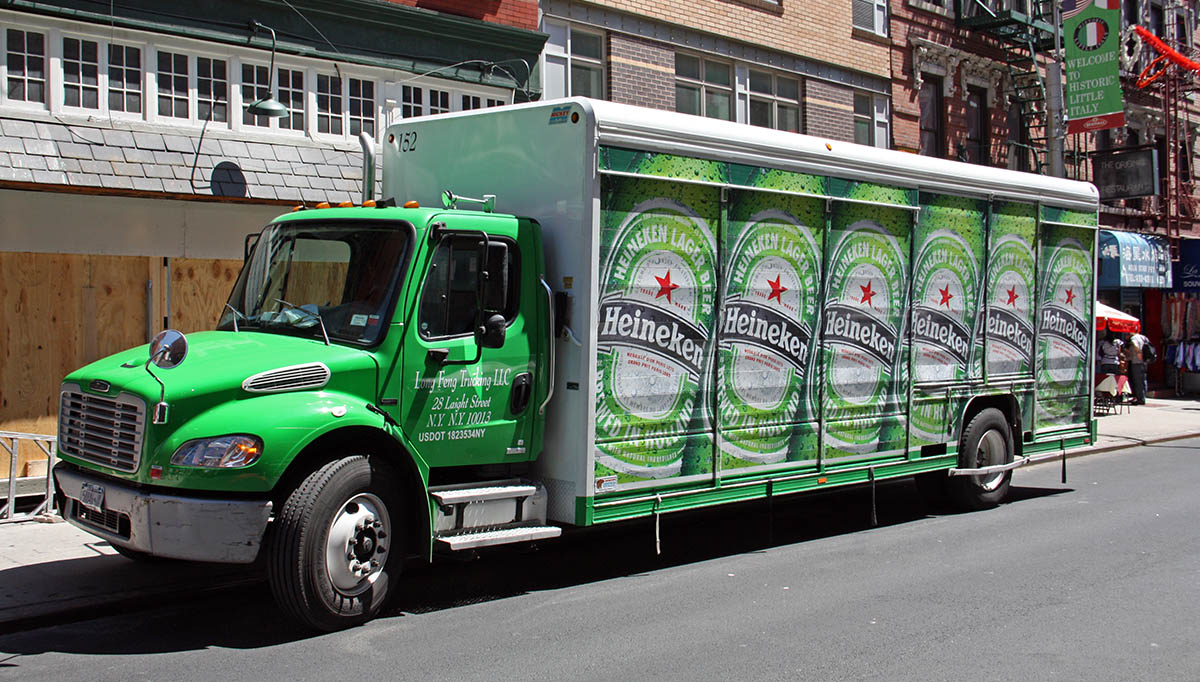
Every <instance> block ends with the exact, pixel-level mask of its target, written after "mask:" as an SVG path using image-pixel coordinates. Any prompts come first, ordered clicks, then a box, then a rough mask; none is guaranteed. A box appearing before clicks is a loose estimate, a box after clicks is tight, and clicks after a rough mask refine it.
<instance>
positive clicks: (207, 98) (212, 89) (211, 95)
mask: <svg viewBox="0 0 1200 682" xmlns="http://www.w3.org/2000/svg"><path fill="white" fill-rule="evenodd" d="M250 101H251V102H253V101H254V100H250ZM196 116H197V117H198V118H199V119H200V120H202V121H207V120H209V119H211V120H213V121H220V122H222V123H223V122H226V121H228V120H229V80H228V76H227V75H226V65H225V61H224V60H221V59H209V58H208V57H196Z"/></svg>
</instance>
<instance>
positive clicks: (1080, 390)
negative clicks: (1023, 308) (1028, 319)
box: [1037, 227, 1092, 424]
mask: <svg viewBox="0 0 1200 682" xmlns="http://www.w3.org/2000/svg"><path fill="white" fill-rule="evenodd" d="M1083 232H1084V231H1083V230H1073V229H1071V228H1062V227H1052V228H1051V227H1048V228H1046V229H1045V233H1044V237H1045V236H1049V237H1050V239H1047V243H1048V244H1053V246H1050V247H1049V248H1043V254H1044V259H1045V262H1044V265H1043V270H1042V286H1041V293H1040V296H1041V300H1042V304H1041V311H1040V313H1039V319H1038V354H1037V362H1038V373H1037V381H1038V417H1039V421H1040V422H1043V423H1050V424H1063V423H1067V422H1069V421H1070V420H1072V419H1074V417H1073V416H1072V415H1073V414H1074V413H1075V412H1077V411H1078V410H1076V409H1075V407H1074V405H1073V403H1074V402H1075V401H1073V400H1071V399H1070V398H1072V397H1074V396H1079V395H1081V394H1086V393H1087V390H1088V389H1087V378H1088V376H1089V373H1090V372H1091V367H1090V366H1088V362H1087V358H1088V348H1089V346H1090V344H1091V338H1092V324H1089V323H1090V322H1091V319H1090V315H1091V306H1090V305H1089V303H1088V300H1089V298H1090V297H1091V293H1092V290H1091V285H1090V282H1091V281H1092V280H1091V250H1090V249H1089V248H1087V247H1085V246H1084V245H1083V242H1082V241H1081V240H1080V239H1079V238H1077V237H1075V236H1067V237H1062V238H1058V239H1056V238H1055V237H1058V236H1059V235H1062V234H1064V233H1077V234H1078V233H1083ZM1080 236H1081V237H1082V236H1083V235H1082V234H1080Z"/></svg>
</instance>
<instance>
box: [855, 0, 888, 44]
mask: <svg viewBox="0 0 1200 682" xmlns="http://www.w3.org/2000/svg"><path fill="white" fill-rule="evenodd" d="M853 3H854V7H853V12H854V19H853V21H854V28H861V29H862V30H864V31H870V32H871V33H874V34H876V35H881V36H886V35H887V34H888V30H887V22H888V16H887V0H853Z"/></svg>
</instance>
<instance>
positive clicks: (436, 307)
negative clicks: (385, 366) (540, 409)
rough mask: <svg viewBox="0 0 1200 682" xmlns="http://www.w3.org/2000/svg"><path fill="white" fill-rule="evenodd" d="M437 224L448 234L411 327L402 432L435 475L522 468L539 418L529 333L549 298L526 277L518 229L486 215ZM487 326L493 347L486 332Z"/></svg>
mask: <svg viewBox="0 0 1200 682" xmlns="http://www.w3.org/2000/svg"><path fill="white" fill-rule="evenodd" d="M431 222H432V223H441V226H440V227H437V228H432V229H431V233H430V237H429V238H428V240H427V248H426V250H425V253H426V254H427V258H426V259H425V261H424V264H423V270H418V272H421V273H422V279H421V284H420V291H419V292H418V294H417V296H418V298H417V305H416V307H415V308H414V310H413V312H412V313H411V318H410V320H409V322H408V324H407V325H406V331H405V338H404V341H403V344H404V345H403V351H402V352H403V359H402V361H401V366H402V367H403V375H402V380H401V386H400V421H401V425H402V427H403V429H404V431H405V433H406V434H407V435H408V437H409V438H410V439H411V441H412V442H413V443H414V444H415V445H416V446H417V448H418V449H419V451H420V453H421V456H422V457H423V458H424V459H425V461H426V462H428V463H429V464H430V465H431V466H458V465H468V464H487V463H496V462H504V461H522V460H524V459H527V458H528V455H527V454H526V453H527V451H528V448H529V444H530V436H531V433H532V430H531V429H532V421H533V420H532V415H533V413H534V412H535V411H536V406H535V405H532V404H531V403H532V402H533V401H532V394H533V373H534V367H533V360H532V357H531V350H532V348H531V344H530V339H529V335H528V334H527V330H528V329H532V328H534V325H535V324H536V321H537V319H538V318H537V315H538V313H537V311H538V307H537V304H538V302H539V301H540V300H541V297H540V296H538V295H537V293H538V292H537V291H536V290H535V289H534V288H533V287H532V285H531V282H532V280H531V277H526V276H524V275H523V273H522V253H521V248H520V246H519V241H518V232H517V225H518V223H517V221H516V220H515V219H513V218H504V217H500V216H488V215H486V214H479V215H478V216H461V215H446V214H443V215H439V216H435V217H434V218H432V219H431ZM532 256H533V254H527V255H526V258H527V259H528V260H529V261H530V263H532ZM527 265H528V264H527ZM419 267H420V266H419ZM526 269H528V267H526ZM524 274H525V275H528V273H524ZM481 280H482V282H481ZM526 280H530V281H526ZM481 284H482V286H481ZM489 320H490V322H489ZM481 322H482V323H483V325H484V326H485V327H486V328H488V331H487V333H486V334H485V335H484V336H486V337H490V338H484V337H481V336H480V335H479V334H478V333H477V328H478V327H479V325H480V323H481Z"/></svg>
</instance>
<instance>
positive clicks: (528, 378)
mask: <svg viewBox="0 0 1200 682" xmlns="http://www.w3.org/2000/svg"><path fill="white" fill-rule="evenodd" d="M531 396H533V375H532V374H530V373H529V372H522V373H520V374H518V375H517V376H515V377H513V382H512V394H511V396H510V397H509V403H508V408H509V411H511V412H512V413H513V414H514V415H517V414H521V413H522V412H524V411H525V408H526V407H529V398H530V397H531Z"/></svg>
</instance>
